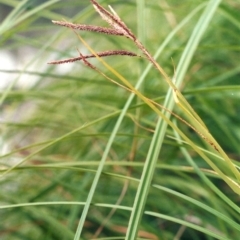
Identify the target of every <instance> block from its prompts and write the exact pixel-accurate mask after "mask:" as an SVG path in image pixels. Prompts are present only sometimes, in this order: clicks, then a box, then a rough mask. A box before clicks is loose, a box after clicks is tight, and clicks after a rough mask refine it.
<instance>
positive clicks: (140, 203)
mask: <svg viewBox="0 0 240 240" xmlns="http://www.w3.org/2000/svg"><path fill="white" fill-rule="evenodd" d="M220 2H221V1H220V0H218V1H216V0H211V1H210V2H209V3H208V5H207V7H206V8H205V11H204V12H203V14H202V16H201V17H200V19H199V22H198V23H197V25H196V27H195V29H194V31H193V34H192V35H191V37H190V39H189V42H188V44H187V46H186V48H185V50H184V53H183V55H182V57H181V60H180V63H181V64H179V66H178V68H177V86H179V85H180V84H181V83H182V81H183V78H184V75H185V73H186V71H187V68H188V66H189V64H190V61H191V59H192V56H193V53H194V52H195V50H196V48H197V45H198V43H199V41H200V39H201V37H202V35H203V33H204V31H205V30H206V28H207V26H208V24H209V22H210V20H211V18H212V17H213V14H214V12H215V10H216V8H217V7H218V5H219V4H220ZM204 19H206V21H204ZM194 38H196V39H195V41H194ZM188 53H189V54H188ZM184 63H185V64H184ZM173 106H174V98H173V93H172V90H171V89H169V91H168V94H167V97H166V101H165V104H164V107H166V108H167V109H169V110H170V111H171V110H172V109H173ZM163 113H164V114H165V116H166V117H167V118H169V115H170V114H169V113H168V112H167V113H166V112H165V111H163ZM166 129H167V123H166V122H165V121H163V120H162V119H161V118H160V119H159V121H158V123H157V126H156V130H155V133H154V136H153V139H152V142H151V146H150V148H149V151H148V155H147V159H146V163H145V165H144V169H143V173H142V176H141V180H140V184H139V186H138V191H137V194H136V197H135V201H134V205H133V210H132V214H131V217H130V221H129V227H128V231H127V235H126V240H135V239H136V237H137V233H138V227H139V225H140V221H141V218H142V213H143V211H144V207H145V202H146V200H147V196H148V191H149V188H150V184H151V181H152V177H153V173H154V170H155V166H156V162H157V159H158V156H159V152H160V150H161V146H162V142H163V139H164V136H165V132H166Z"/></svg>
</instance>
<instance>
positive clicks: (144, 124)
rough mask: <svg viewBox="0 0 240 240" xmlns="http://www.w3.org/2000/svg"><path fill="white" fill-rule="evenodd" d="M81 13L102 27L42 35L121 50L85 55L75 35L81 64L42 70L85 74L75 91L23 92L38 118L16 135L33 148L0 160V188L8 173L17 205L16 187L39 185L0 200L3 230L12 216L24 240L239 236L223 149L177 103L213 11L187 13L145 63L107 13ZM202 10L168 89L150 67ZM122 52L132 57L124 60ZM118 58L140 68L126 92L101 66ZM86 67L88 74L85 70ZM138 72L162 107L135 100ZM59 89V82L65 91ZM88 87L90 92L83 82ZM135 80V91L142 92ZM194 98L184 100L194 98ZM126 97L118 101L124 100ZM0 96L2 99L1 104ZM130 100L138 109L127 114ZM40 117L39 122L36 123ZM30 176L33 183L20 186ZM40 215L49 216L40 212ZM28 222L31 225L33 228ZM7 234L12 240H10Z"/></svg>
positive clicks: (213, 5) (112, 71)
mask: <svg viewBox="0 0 240 240" xmlns="http://www.w3.org/2000/svg"><path fill="white" fill-rule="evenodd" d="M91 4H92V5H93V6H94V8H95V10H96V11H97V12H98V13H99V14H100V16H101V17H102V18H103V20H105V21H106V22H107V23H108V24H109V25H110V27H101V26H98V25H85V24H74V23H71V22H67V21H64V22H63V21H53V23H55V24H58V25H61V26H64V27H68V28H70V29H72V30H73V31H76V30H83V31H90V32H96V33H97V34H99V33H100V34H102V33H103V34H107V35H110V36H111V35H112V36H111V37H112V39H114V40H112V41H115V43H116V45H120V43H119V41H120V40H115V38H118V37H119V36H124V37H126V38H127V41H129V42H132V43H133V44H132V45H131V43H127V44H126V45H124V48H121V49H124V50H109V49H107V50H104V51H100V52H96V51H95V50H94V49H93V48H92V47H90V45H89V44H88V43H87V42H86V41H85V40H84V39H83V37H82V36H80V35H78V34H77V39H78V40H80V41H81V42H82V43H83V45H84V46H85V48H86V49H88V50H89V51H90V52H91V54H83V53H81V52H82V50H81V51H79V56H78V57H74V58H72V57H68V58H66V59H65V60H57V61H52V62H49V63H51V64H63V63H73V62H76V61H82V62H83V63H84V64H85V65H86V66H87V67H88V68H89V69H90V71H89V72H87V73H88V78H87V79H81V78H80V79H78V78H77V82H76V83H72V84H66V83H65V84H64V82H62V83H60V82H57V83H55V82H53V83H52V84H48V85H47V86H46V88H44V90H41V91H42V92H41V94H40V95H39V96H38V95H37V94H36V93H35V92H34V89H33V90H32V91H29V93H33V94H35V98H36V99H42V97H43V96H45V97H46V102H45V104H42V103H40V104H39V105H38V110H37V112H38V115H36V117H35V118H34V117H32V118H30V120H29V122H27V128H25V129H23V131H22V132H23V133H22V134H25V133H26V132H27V131H29V132H28V135H29V136H38V137H37V138H36V139H35V138H34V140H36V143H34V144H32V145H31V144H30V145H27V146H24V147H22V148H19V149H16V150H14V151H12V152H11V153H9V154H6V155H5V156H3V157H5V158H6V157H8V156H15V154H19V155H20V156H21V160H20V161H19V162H18V163H17V164H15V165H13V166H11V165H9V166H5V167H4V169H3V172H2V177H3V179H4V181H5V182H4V181H3V186H4V185H5V186H7V185H9V184H10V183H11V180H12V178H11V177H12V176H15V174H14V173H15V172H17V171H19V172H20V173H21V177H20V181H19V182H20V186H19V187H18V189H17V191H16V192H18V193H21V194H22V193H24V190H25V189H24V185H23V184H21V183H24V184H25V183H27V184H28V186H27V187H28V188H30V189H33V188H34V187H35V186H36V183H38V182H41V187H40V188H38V190H37V191H31V194H30V195H29V196H28V197H27V198H24V197H23V198H22V199H19V201H16V200H11V194H9V195H8V196H9V197H8V198H5V199H6V200H7V202H8V204H7V205H6V206H3V207H2V209H9V212H4V215H5V216H7V218H8V220H9V221H10V222H11V216H12V215H13V211H11V210H12V209H14V208H16V207H17V209H19V211H20V212H19V216H20V219H22V221H26V220H28V221H29V223H30V224H31V225H32V226H34V228H33V229H29V228H27V227H25V228H24V229H25V230H26V232H27V233H26V234H25V235H26V236H28V235H29V234H30V233H31V234H39V236H41V235H42V234H43V232H46V231H47V232H48V234H47V238H46V239H56V238H59V237H62V236H64V238H65V239H73V238H74V239H75V240H76V239H80V238H83V239H93V238H97V237H99V236H102V237H105V238H106V237H110V238H111V239H113V238H114V237H119V238H120V239H137V237H139V238H147V239H159V238H163V239H189V237H191V238H192V239H208V238H216V239H234V238H235V237H236V236H238V234H239V230H240V226H239V224H238V220H239V217H238V215H239V214H238V213H239V207H238V206H237V202H236V199H237V197H238V195H239V191H240V190H239V164H238V163H237V162H236V161H234V160H232V159H229V157H228V156H227V154H226V153H225V151H224V147H222V146H220V144H219V143H218V141H217V140H215V138H214V137H213V136H212V134H211V133H210V132H211V127H210V128H207V127H206V125H208V124H207V123H204V121H205V122H206V118H205V120H202V118H201V117H199V115H198V114H197V113H196V111H195V110H194V109H193V107H192V105H194V104H193V101H192V100H191V99H190V100H188V101H187V100H186V98H185V94H182V92H183V85H184V77H185V75H186V74H187V69H188V68H189V66H190V64H191V61H193V57H194V53H196V50H197V47H198V45H199V42H200V39H201V38H202V36H203V33H205V31H206V29H207V27H209V25H210V22H211V20H212V19H213V17H214V16H215V12H216V9H217V8H218V7H219V4H220V1H209V3H208V4H206V3H204V4H200V5H199V6H197V7H196V8H195V9H193V10H192V12H191V13H190V14H189V16H187V17H186V18H185V19H184V20H183V22H181V23H180V24H179V25H178V26H176V27H175V29H173V31H172V32H171V33H170V35H169V36H168V37H166V39H165V42H163V44H162V45H161V46H160V47H159V50H158V51H157V53H156V56H152V55H151V54H150V53H149V51H148V50H147V48H146V47H145V46H144V45H143V44H142V43H141V41H140V40H139V39H138V37H137V36H135V34H134V33H133V31H132V30H130V28H129V27H128V26H127V24H126V23H125V22H124V21H123V20H122V19H121V18H120V17H119V16H118V15H117V13H116V11H114V10H113V9H112V8H111V7H110V11H108V10H106V9H105V8H104V7H103V6H102V5H100V4H99V3H98V2H97V1H95V0H91ZM137 5H138V7H139V13H138V14H139V15H140V16H142V15H143V11H144V5H145V4H144V1H138V2H137ZM165 6H166V5H165ZM203 8H204V9H205V10H204V11H203V12H202V14H201V16H200V18H199V20H198V22H196V25H195V26H194V30H193V31H192V33H191V34H190V38H189V40H188V41H187V42H186V43H185V47H184V50H183V52H182V53H181V54H180V57H179V63H178V64H177V68H176V70H175V71H174V72H173V77H169V76H168V74H167V73H166V71H164V70H163V67H161V66H160V65H159V63H158V62H157V60H155V59H157V57H158V55H159V54H160V53H161V52H162V51H163V49H164V47H166V45H167V43H169V41H170V39H172V38H173V36H174V34H176V32H177V31H178V30H179V29H180V28H181V27H182V26H183V25H184V24H186V23H188V22H189V21H190V19H192V17H193V16H194V14H196V13H197V12H199V11H200V10H201V9H203ZM223 9H224V8H223ZM166 11H167V10H166ZM168 16H169V15H168ZM170 16H171V17H172V15H170ZM139 19H140V17H139ZM75 33H76V32H75ZM139 35H141V34H139ZM133 45H135V46H136V47H137V49H136V51H133V50H132V49H131V51H130V50H128V49H129V46H133ZM131 48H132V47H131ZM137 51H139V52H141V53H140V54H141V55H142V56H144V57H141V58H138V56H139V54H136V53H134V52H137ZM60 55H61V54H60ZM129 56H131V57H137V58H135V61H142V60H144V61H146V60H148V62H149V65H148V66H147V67H146V70H145V71H141V73H140V77H139V80H138V81H137V83H136V85H135V86H134V85H133V83H132V82H131V81H129V80H128V79H130V77H131V73H130V71H129V72H128V74H127V77H125V76H124V75H125V74H122V73H120V71H118V70H117V69H118V68H120V69H121V66H119V65H116V67H114V68H113V67H112V64H111V65H110V64H109V63H107V60H106V61H104V60H103V59H102V57H109V58H113V57H114V58H117V60H116V63H117V64H119V62H120V63H121V62H124V61H125V60H121V58H124V59H126V58H128V57H129ZM90 58H96V59H97V60H98V62H95V64H93V63H91V62H90V60H89V59H90ZM133 60H134V58H133ZM129 62H130V61H129ZM138 63H139V62H138ZM140 65H141V66H144V63H140ZM61 66H62V65H61ZM102 66H103V67H104V68H103V67H102ZM152 66H154V67H155V68H152ZM125 67H126V66H125ZM123 69H125V68H123ZM92 70H94V71H92ZM150 70H151V72H153V73H152V74H153V75H152V76H154V77H155V78H157V79H161V78H162V77H163V79H164V80H165V82H166V83H167V89H166V87H165V89H166V90H167V91H166V92H165V93H164V94H163V95H162V96H161V98H160V99H163V98H164V99H165V100H164V103H162V104H159V103H158V101H159V99H152V98H150V97H148V96H147V94H148V92H147V88H148V87H149V86H151V84H149V85H147V84H148V83H147V81H148V82H149V81H150V80H151V78H149V79H145V78H147V74H148V73H149V71H150ZM81 71H84V70H81ZM81 71H80V72H81ZM133 71H134V72H137V71H136V69H133ZM136 75H137V74H136V73H135V75H134V76H135V77H136ZM48 77H50V74H49V75H48ZM70 78H71V77H69V76H68V75H66V79H68V80H69V79H70ZM96 78H99V80H100V79H101V80H100V81H99V82H98V81H97V82H94V81H93V79H96ZM104 79H107V80H109V81H110V82H111V85H108V84H106V82H105V80H104ZM116 79H117V80H116ZM79 80H80V81H81V82H79ZM144 80H145V81H146V84H145V87H142V86H141V85H142V84H143V81H144ZM158 81H160V80H158ZM112 83H114V84H117V86H120V88H119V89H120V90H121V91H120V93H124V94H125V96H122V95H121V97H119V96H118V94H115V93H113V89H114V91H117V90H116V88H117V87H116V85H112ZM100 86H101V90H100ZM234 87H236V86H234ZM234 87H233V88H234ZM81 88H82V89H83V90H81ZM233 88H231V89H233ZM66 90H67V92H66ZM140 90H141V91H140ZM98 91H99V92H98ZM197 91H198V90H196V91H195V94H196V96H197V97H198V98H199V96H198V95H197ZM205 91H206V92H207V89H206V90H205ZM93 92H94V93H93ZM54 93H55V94H54ZM56 93H57V94H56ZM126 93H127V94H130V95H129V97H128V98H126ZM215 93H217V89H215ZM13 94H15V95H17V93H13ZM105 95H107V96H105ZM8 96H9V99H11V94H10V93H8ZM23 96H25V95H23ZM135 96H137V97H138V98H139V99H140V100H141V101H140V102H137V103H135V104H134V103H133V101H134V97H135ZM186 96H187V97H188V98H189V96H191V97H193V96H194V95H193V94H192V95H186ZM25 97H26V96H25ZM118 97H119V98H118ZM197 97H196V98H197ZM48 99H50V100H51V104H49V103H48ZM201 99H204V98H201ZM110 100H111V104H110V103H109V101H110ZM189 102H191V104H190V103H189ZM136 109H137V110H136ZM209 109H210V110H212V109H211V107H209ZM42 113H44V114H46V113H47V114H46V118H45V117H44V116H42V115H41V114H42ZM61 113H62V114H61ZM39 116H41V117H39ZM99 116H101V117H99ZM156 116H158V119H157V120H156ZM51 118H52V120H51V121H49V120H50V119H51ZM213 119H214V118H213ZM167 126H170V127H171V129H168V128H167ZM189 129H191V131H190V130H189ZM18 131H19V130H18ZM9 132H11V131H9ZM152 132H154V134H152ZM21 136H22V135H21ZM46 136H47V138H46ZM50 137H52V139H51V138H50ZM86 138H87V139H86ZM230 138H231V137H230ZM40 140H41V141H40ZM234 141H235V140H234V139H232V142H234ZM203 160H204V161H203ZM86 167H87V168H86ZM42 174H43V176H42ZM30 176H33V181H31V182H29V177H30ZM13 182H14V181H13ZM14 194H15V193H14ZM21 194H20V195H21ZM49 205H53V206H54V208H48V206H49ZM108 208H111V211H108V210H107V209H108ZM29 209H30V210H29ZM69 212H70V214H69ZM66 219H67V221H66ZM39 221H40V224H39V225H37V224H35V222H39ZM4 227H5V225H4ZM6 229H7V228H6ZM14 233H16V235H17V234H19V235H23V236H24V232H22V231H15V232H14ZM45 237H46V236H45Z"/></svg>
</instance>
